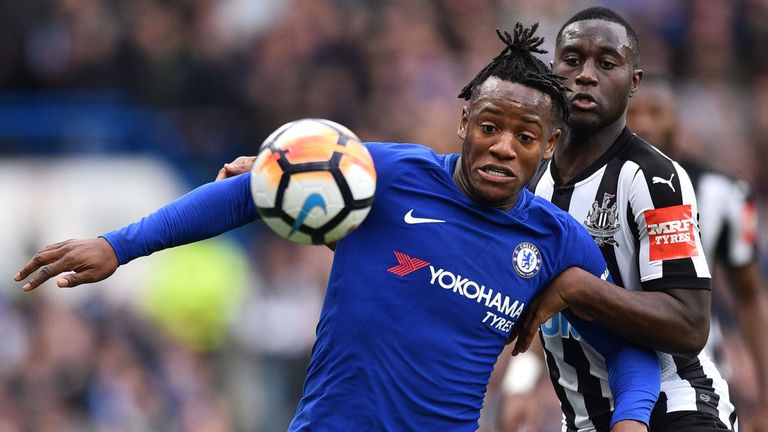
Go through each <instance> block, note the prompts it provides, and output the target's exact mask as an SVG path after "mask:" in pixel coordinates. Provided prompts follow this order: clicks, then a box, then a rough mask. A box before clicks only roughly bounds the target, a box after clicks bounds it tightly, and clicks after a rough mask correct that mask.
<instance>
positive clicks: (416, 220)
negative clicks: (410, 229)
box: [403, 209, 445, 225]
mask: <svg viewBox="0 0 768 432" xmlns="http://www.w3.org/2000/svg"><path fill="white" fill-rule="evenodd" d="M403 220H404V221H405V223H407V224H409V225H414V224H423V223H443V222H445V221H444V220H442V219H430V218H420V217H415V216H413V209H410V210H408V213H406V214H405V216H404V217H403Z"/></svg>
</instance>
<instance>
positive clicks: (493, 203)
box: [14, 24, 660, 432]
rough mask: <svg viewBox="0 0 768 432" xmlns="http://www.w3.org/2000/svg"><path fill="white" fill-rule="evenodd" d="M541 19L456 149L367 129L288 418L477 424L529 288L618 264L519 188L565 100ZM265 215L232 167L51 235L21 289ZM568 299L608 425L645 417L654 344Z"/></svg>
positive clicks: (512, 47) (332, 423)
mask: <svg viewBox="0 0 768 432" xmlns="http://www.w3.org/2000/svg"><path fill="white" fill-rule="evenodd" d="M534 31H535V26H534V27H532V28H529V29H524V28H523V27H522V26H521V25H519V24H518V26H517V27H516V28H515V32H514V37H513V36H512V35H510V34H508V33H504V34H501V33H499V36H500V38H501V39H502V41H503V42H504V44H505V46H504V49H503V50H502V52H501V53H500V54H499V55H498V56H497V57H495V58H494V59H493V60H492V61H491V63H490V64H489V65H488V66H487V67H486V68H484V69H483V70H482V71H481V72H480V73H479V74H478V75H477V76H476V77H475V78H474V79H473V80H472V81H471V82H470V83H469V84H468V85H467V86H466V87H465V88H464V89H463V90H462V92H461V94H460V97H462V98H465V99H467V100H468V101H469V102H468V106H466V107H465V108H464V109H463V111H462V114H461V120H460V125H459V136H460V137H461V138H462V140H463V146H462V152H461V154H449V155H440V154H436V153H435V152H434V151H433V150H431V149H429V148H427V147H424V146H421V145H416V144H396V143H367V144H366V146H367V147H368V149H369V150H370V152H371V154H372V156H373V159H374V163H375V165H376V169H377V174H378V178H377V185H376V190H377V194H376V198H375V201H374V204H373V206H372V208H371V211H370V213H369V215H368V217H367V219H366V220H365V221H364V223H362V224H361V225H360V226H359V227H358V228H357V229H356V230H355V231H353V232H351V233H350V234H348V235H347V236H346V237H344V238H343V239H341V240H340V241H339V242H338V243H337V244H336V247H335V256H334V262H333V267H332V270H331V274H330V277H329V282H328V288H327V292H326V298H325V302H324V305H323V309H322V312H321V316H320V322H319V324H318V327H317V341H316V343H315V346H314V348H313V350H312V359H311V361H310V365H309V368H308V371H307V378H306V382H305V386H304V395H303V397H302V399H301V402H300V403H299V406H298V408H297V412H296V415H295V417H294V420H293V422H292V423H291V425H290V428H289V429H290V430H292V431H304V430H316V431H325V430H328V431H345V430H364V431H406V430H414V431H424V430H436V431H445V430H448V431H474V430H476V429H477V427H478V418H479V415H480V409H481V407H482V402H483V396H484V393H485V389H486V385H487V383H488V379H489V377H490V374H491V371H492V369H493V366H494V363H495V361H496V358H497V356H498V355H499V353H500V352H501V350H502V349H503V347H504V345H505V343H506V342H507V340H508V338H509V334H510V331H511V329H512V328H513V327H514V325H515V323H516V321H517V320H518V318H519V317H520V316H521V314H522V313H523V311H524V310H525V309H526V307H527V305H528V304H529V303H530V302H531V300H532V299H533V297H534V296H535V295H536V294H537V293H539V292H540V291H541V290H542V289H544V287H546V286H547V285H548V284H550V283H551V282H552V281H553V280H555V278H557V277H558V275H559V274H561V273H567V272H570V271H571V270H569V269H570V268H571V267H580V268H583V269H585V270H587V271H588V272H589V273H591V276H589V278H584V279H583V283H584V284H585V285H588V286H596V287H600V286H602V283H603V280H602V279H608V278H609V275H608V271H607V267H606V264H605V261H604V259H603V258H602V256H601V254H600V251H599V250H598V249H597V247H596V246H595V244H594V241H593V240H592V238H591V237H590V235H589V234H588V233H587V231H586V230H584V228H583V227H581V226H580V224H579V223H578V222H577V221H575V220H574V219H573V218H571V217H570V216H568V215H567V213H565V212H563V211H560V210H558V209H556V208H555V207H554V206H553V205H551V204H550V203H548V202H546V201H545V200H543V199H540V198H537V197H535V196H534V195H533V194H532V193H531V192H529V191H527V190H525V189H524V186H525V185H526V184H527V183H528V182H529V180H530V179H531V178H532V176H533V174H534V173H535V171H536V168H537V166H538V165H539V163H540V162H541V160H542V158H544V157H548V156H550V155H551V154H552V151H553V148H554V145H555V142H556V141H557V139H558V137H559V135H560V130H559V129H558V127H557V125H559V124H561V122H563V121H564V120H566V118H567V114H568V102H567V98H566V96H565V90H566V89H565V87H563V85H562V84H561V82H560V78H559V77H557V76H555V75H553V74H551V72H550V71H549V70H548V68H547V67H546V65H544V64H543V63H542V62H541V61H540V60H538V59H537V58H536V57H535V56H533V55H532V52H538V46H540V45H541V43H542V42H543V40H542V39H541V38H538V37H535V36H534ZM257 218H258V214H257V212H256V209H255V206H254V204H253V202H252V199H251V193H250V175H249V174H245V175H240V176H235V177H232V178H229V179H226V180H223V181H220V182H215V183H211V184H208V185H204V186H202V187H200V188H198V189H196V190H194V191H192V192H190V193H189V194H187V195H185V196H184V197H182V198H180V199H179V200H177V201H175V202H173V203H171V204H169V205H168V206H166V207H163V208H161V209H160V210H158V211H157V212H155V213H153V214H151V215H149V216H147V217H145V218H144V219H142V220H141V221H139V222H136V223H134V224H131V225H129V226H127V227H124V228H122V229H119V230H116V231H113V232H110V233H107V234H105V235H104V236H103V237H100V238H97V239H87V240H71V241H66V242H61V243H56V244H54V245H51V246H48V247H46V248H45V249H43V250H42V251H40V252H38V253H37V254H35V256H34V257H32V259H31V260H30V261H29V262H28V263H27V264H26V265H25V266H24V267H23V268H22V269H21V271H20V272H19V273H18V274H16V275H15V276H14V279H15V280H17V281H21V280H23V279H25V278H27V277H29V276H30V275H32V277H31V279H30V280H29V281H28V282H27V283H26V284H25V285H24V286H23V289H24V290H32V289H34V288H35V287H37V286H39V285H40V284H41V283H42V282H44V281H45V280H47V279H49V278H51V277H53V276H55V275H58V274H59V273H62V272H68V271H73V273H69V274H66V275H63V276H61V277H59V278H58V279H57V284H58V285H59V286H61V287H73V286H76V285H79V284H82V283H90V282H96V281H99V280H103V279H105V278H106V277H108V276H109V275H111V274H112V273H113V272H114V271H115V270H116V269H117V267H118V266H119V265H123V264H126V263H128V262H129V261H131V260H132V259H134V258H137V257H140V256H146V255H149V254H151V253H153V252H155V251H158V250H161V249H164V248H168V247H173V246H177V245H180V244H185V243H189V242H194V241H197V240H201V239H205V238H209V237H212V236H215V235H218V234H220V233H222V232H225V231H227V230H230V229H232V228H235V227H238V226H241V225H243V224H245V223H248V222H251V221H254V220H256V219H257ZM414 218H421V220H420V222H426V221H427V220H430V221H431V222H432V223H414ZM437 221H440V222H439V223H438V222H437ZM403 260H405V261H408V262H409V264H410V265H408V266H406V267H407V268H404V267H403V266H399V265H398V262H402V261H403ZM601 278H602V279H601ZM585 289H586V288H585ZM564 306H565V307H567V306H568V305H567V304H566V305H564ZM565 313H566V314H567V316H568V317H569V319H570V320H571V321H572V323H573V324H574V325H575V326H576V327H577V328H578V330H579V331H580V332H581V334H582V335H583V336H584V337H585V338H587V339H588V340H589V341H590V342H591V343H592V344H593V345H594V346H595V348H596V349H597V350H599V351H600V353H601V354H602V355H603V356H604V357H605V359H606V364H607V367H608V371H609V377H608V378H609V385H610V387H611V390H612V392H613V394H614V396H615V407H616V409H615V412H614V415H613V417H612V421H611V428H612V429H611V430H612V431H614V432H630V431H646V430H647V426H646V425H647V422H648V419H649V416H650V411H651V408H652V406H653V405H654V403H655V401H656V397H657V393H658V391H659V380H660V374H659V365H658V360H657V357H656V355H655V353H653V352H651V351H647V350H641V349H638V348H635V347H632V346H629V345H627V344H625V343H623V342H622V341H621V340H618V339H617V338H616V337H615V336H614V335H612V333H610V332H608V331H606V330H605V329H603V328H602V327H600V326H599V325H598V324H597V323H595V322H586V321H582V320H580V319H579V318H578V317H577V316H575V315H573V314H572V313H570V312H565Z"/></svg>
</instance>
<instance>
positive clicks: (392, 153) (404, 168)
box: [364, 142, 458, 185]
mask: <svg viewBox="0 0 768 432" xmlns="http://www.w3.org/2000/svg"><path fill="white" fill-rule="evenodd" d="M364 144H365V146H366V148H368V151H369V152H370V153H371V157H372V158H373V165H374V167H375V168H376V175H377V177H378V179H379V182H380V183H381V184H382V185H385V184H390V183H392V182H394V181H397V179H398V178H399V177H400V176H401V174H403V173H405V172H409V173H410V174H412V175H414V176H422V175H427V173H430V172H435V171H438V170H439V171H444V170H446V162H447V161H448V158H451V157H456V156H458V155H444V154H438V153H436V152H435V151H434V150H432V149H431V148H429V147H427V146H424V145H421V144H412V143H397V142H366V143H364Z"/></svg>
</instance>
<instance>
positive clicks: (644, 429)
mask: <svg viewBox="0 0 768 432" xmlns="http://www.w3.org/2000/svg"><path fill="white" fill-rule="evenodd" d="M611 432H648V426H646V425H645V423H641V422H639V421H634V420H622V421H620V422H618V423H616V424H615V425H613V427H612V428H611Z"/></svg>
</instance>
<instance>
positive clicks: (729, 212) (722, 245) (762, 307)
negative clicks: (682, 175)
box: [627, 76, 768, 432]
mask: <svg viewBox="0 0 768 432" xmlns="http://www.w3.org/2000/svg"><path fill="white" fill-rule="evenodd" d="M627 124H628V125H629V127H630V128H632V131H634V132H635V133H636V134H637V135H638V136H639V137H641V138H643V139H645V140H648V141H649V142H651V143H653V145H654V146H656V147H657V148H658V149H659V150H661V151H662V152H664V153H665V154H667V155H669V156H670V157H673V158H675V159H677V160H678V161H679V162H680V165H682V166H683V168H685V169H686V171H687V172H688V175H689V176H690V177H691V182H692V183H693V189H694V190H695V191H696V199H697V201H698V204H699V213H700V214H701V218H700V219H701V241H702V244H703V246H704V252H705V254H706V257H707V262H708V263H709V268H710V270H712V271H713V269H714V268H715V263H718V264H720V266H719V268H721V269H722V270H723V271H724V272H725V276H726V280H727V281H728V283H727V284H726V285H727V286H728V288H730V289H731V292H732V294H733V297H734V300H735V302H734V306H735V310H734V311H733V312H734V313H735V315H736V317H737V318H738V325H739V329H740V331H741V335H742V338H743V340H744V342H745V343H746V347H747V349H748V351H749V353H750V355H751V357H752V363H753V364H754V365H755V375H756V377H757V389H758V392H759V393H758V400H757V404H756V406H755V408H754V413H755V414H754V415H753V416H752V418H750V419H746V418H745V417H744V414H745V413H744V411H743V409H740V411H741V414H742V415H741V416H740V417H741V420H742V425H741V426H742V427H746V426H748V425H747V424H746V420H749V426H751V427H752V430H753V431H754V432H768V338H766V336H765V334H766V332H768V292H767V291H766V283H765V280H764V279H763V277H762V274H761V270H760V267H759V264H758V253H757V210H756V204H755V202H754V196H753V194H752V191H751V188H750V186H749V184H748V183H746V182H745V181H741V180H736V179H733V178H731V177H728V176H726V175H724V174H722V173H719V172H717V171H714V170H712V169H711V168H709V167H707V166H705V165H703V164H702V163H701V162H700V161H694V160H686V159H678V158H679V157H681V156H683V155H682V154H681V152H680V151H679V148H678V145H677V139H678V137H677V133H678V131H677V106H676V104H675V94H674V90H673V88H672V86H671V83H670V82H669V81H668V80H666V79H664V78H663V77H661V76H650V77H645V78H643V85H642V86H641V88H640V90H639V91H638V92H637V93H636V94H635V96H634V97H633V98H632V100H631V101H630V104H629V111H628V112H627ZM716 293H717V291H715V293H714V295H713V301H717V295H716ZM713 312H714V313H713V315H712V321H711V322H712V326H711V329H710V337H709V341H708V343H707V346H706V348H705V350H706V351H707V353H708V354H709V355H710V356H712V357H713V358H714V359H715V361H716V362H717V363H721V361H720V358H721V354H722V353H721V352H720V351H721V348H722V347H721V345H720V343H721V342H722V337H723V334H722V331H721V330H720V328H719V326H718V321H719V320H717V314H716V312H717V308H714V311H713Z"/></svg>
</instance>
